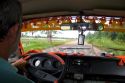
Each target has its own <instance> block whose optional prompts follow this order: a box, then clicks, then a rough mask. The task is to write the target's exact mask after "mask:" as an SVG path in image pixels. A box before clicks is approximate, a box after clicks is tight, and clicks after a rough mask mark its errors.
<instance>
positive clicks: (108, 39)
mask: <svg viewBox="0 0 125 83" xmlns="http://www.w3.org/2000/svg"><path fill="white" fill-rule="evenodd" d="M84 34H85V40H83V41H84V45H78V35H79V33H78V31H69V30H68V31H61V30H57V31H33V32H23V33H22V37H21V40H22V44H23V47H24V51H25V52H27V51H29V50H41V51H43V52H66V53H82V54H84V55H87V56H99V55H100V54H101V53H111V54H115V55H124V54H125V50H124V45H125V43H124V41H125V34H124V33H114V32H95V31H93V32H92V31H86V32H84Z"/></svg>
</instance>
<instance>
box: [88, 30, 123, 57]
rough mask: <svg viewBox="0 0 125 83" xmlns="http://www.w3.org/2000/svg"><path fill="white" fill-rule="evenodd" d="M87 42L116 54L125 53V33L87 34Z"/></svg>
mask: <svg viewBox="0 0 125 83" xmlns="http://www.w3.org/2000/svg"><path fill="white" fill-rule="evenodd" d="M87 42H88V43H91V44H93V45H94V46H96V47H98V48H100V49H102V50H104V51H106V52H108V53H114V54H115V55H125V33H115V32H95V33H94V34H91V33H89V34H88V35H87Z"/></svg>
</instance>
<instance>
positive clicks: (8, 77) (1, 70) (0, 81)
mask: <svg viewBox="0 0 125 83" xmlns="http://www.w3.org/2000/svg"><path fill="white" fill-rule="evenodd" d="M0 83H33V82H32V81H31V80H29V79H27V78H26V77H24V76H21V75H19V74H17V72H16V69H15V68H14V67H13V66H11V65H10V64H9V63H8V62H7V61H5V60H4V59H1V58H0Z"/></svg>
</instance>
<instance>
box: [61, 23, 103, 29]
mask: <svg viewBox="0 0 125 83" xmlns="http://www.w3.org/2000/svg"><path fill="white" fill-rule="evenodd" d="M103 29H104V26H103V24H101V23H86V22H84V23H69V24H62V25H61V30H83V31H85V30H95V31H102V30H103Z"/></svg>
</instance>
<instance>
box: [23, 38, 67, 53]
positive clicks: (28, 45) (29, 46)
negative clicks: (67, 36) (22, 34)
mask: <svg viewBox="0 0 125 83" xmlns="http://www.w3.org/2000/svg"><path fill="white" fill-rule="evenodd" d="M21 41H22V44H23V47H24V51H25V52H26V51H29V50H34V49H37V50H43V49H46V48H50V47H53V46H58V45H62V44H64V43H66V42H68V41H69V40H53V41H52V43H50V42H49V41H48V40H47V39H45V38H44V39H40V38H22V39H21Z"/></svg>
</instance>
